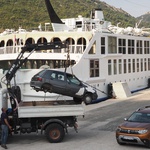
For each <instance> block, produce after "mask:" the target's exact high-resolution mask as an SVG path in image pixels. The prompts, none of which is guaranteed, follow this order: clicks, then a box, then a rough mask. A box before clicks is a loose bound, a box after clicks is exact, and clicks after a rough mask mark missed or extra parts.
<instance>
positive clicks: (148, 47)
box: [144, 41, 150, 54]
mask: <svg viewBox="0 0 150 150" xmlns="http://www.w3.org/2000/svg"><path fill="white" fill-rule="evenodd" d="M144 53H145V54H149V53H150V41H144Z"/></svg>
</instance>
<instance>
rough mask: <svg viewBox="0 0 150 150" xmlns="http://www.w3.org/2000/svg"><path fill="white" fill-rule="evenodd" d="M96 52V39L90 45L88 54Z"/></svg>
mask: <svg viewBox="0 0 150 150" xmlns="http://www.w3.org/2000/svg"><path fill="white" fill-rule="evenodd" d="M95 53H96V41H95V42H94V44H93V46H92V47H91V49H90V51H89V54H95Z"/></svg>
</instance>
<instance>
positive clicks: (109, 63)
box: [108, 60, 112, 75]
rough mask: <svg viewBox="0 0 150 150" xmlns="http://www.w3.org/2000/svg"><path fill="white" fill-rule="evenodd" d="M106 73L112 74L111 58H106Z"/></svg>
mask: <svg viewBox="0 0 150 150" xmlns="http://www.w3.org/2000/svg"><path fill="white" fill-rule="evenodd" d="M108 75H112V67H111V60H108Z"/></svg>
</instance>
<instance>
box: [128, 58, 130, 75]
mask: <svg viewBox="0 0 150 150" xmlns="http://www.w3.org/2000/svg"><path fill="white" fill-rule="evenodd" d="M128 73H131V59H128Z"/></svg>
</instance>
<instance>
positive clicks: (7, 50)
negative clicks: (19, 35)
mask: <svg viewBox="0 0 150 150" xmlns="http://www.w3.org/2000/svg"><path fill="white" fill-rule="evenodd" d="M21 47H22V46H15V47H14V46H7V47H0V54H13V53H20V51H21ZM85 47H86V45H82V44H81V45H79V44H78V45H69V53H80V54H82V53H83V52H84V49H85ZM67 52H68V49H64V48H63V49H55V50H54V49H50V50H41V51H38V52H35V53H67Z"/></svg>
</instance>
